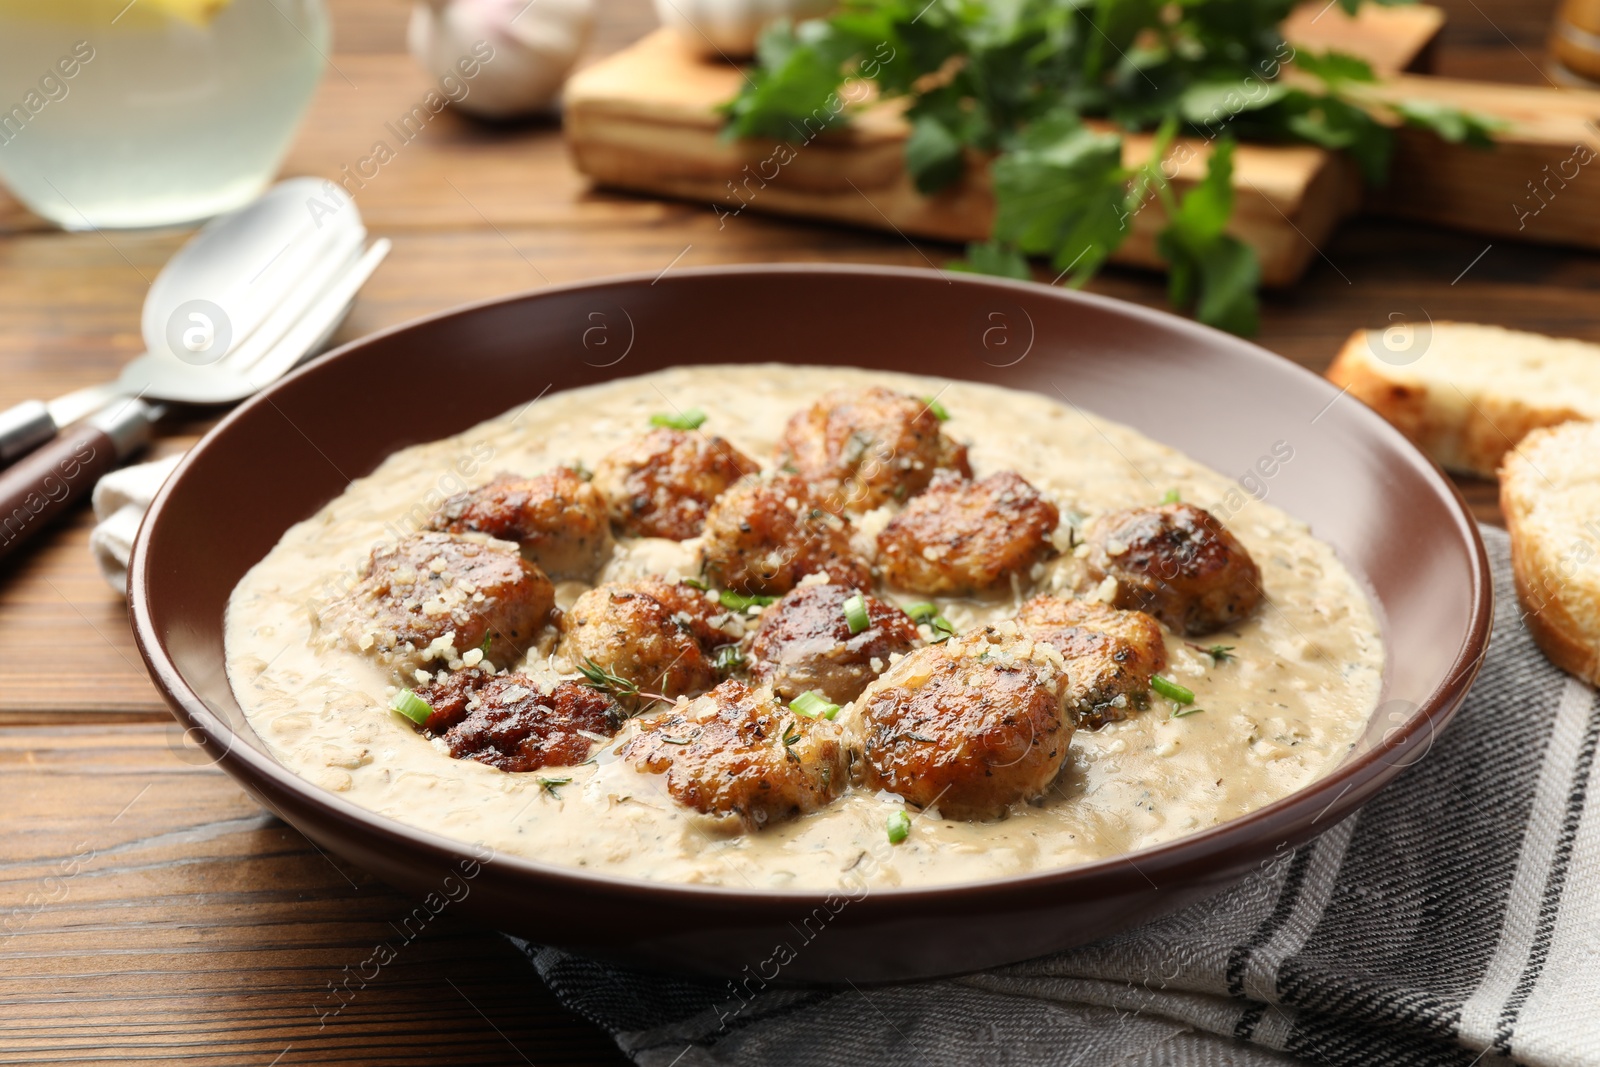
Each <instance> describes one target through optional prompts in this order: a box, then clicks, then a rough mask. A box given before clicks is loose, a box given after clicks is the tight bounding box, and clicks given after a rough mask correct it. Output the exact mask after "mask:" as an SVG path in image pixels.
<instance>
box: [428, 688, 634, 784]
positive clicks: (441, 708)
mask: <svg viewBox="0 0 1600 1067" xmlns="http://www.w3.org/2000/svg"><path fill="white" fill-rule="evenodd" d="M416 693H417V696H419V697H421V698H422V699H423V700H425V701H427V702H428V704H429V705H430V706H432V708H433V716H432V717H431V718H430V719H429V720H428V722H427V723H426V725H425V726H424V730H425V732H427V733H429V734H432V735H440V734H442V735H443V737H444V740H445V744H447V745H448V746H449V747H450V754H451V755H452V756H454V757H455V758H456V759H470V760H476V761H478V762H479V763H487V764H488V765H489V766H491V767H498V768H500V769H501V770H502V771H536V770H538V769H539V768H540V767H571V766H574V765H576V764H579V763H582V762H583V761H584V760H586V759H588V758H589V754H590V752H592V751H593V749H594V747H595V745H596V744H599V743H601V742H603V741H604V740H605V739H606V738H608V737H610V736H612V735H613V734H615V733H616V732H617V728H618V727H619V726H620V725H621V724H622V720H623V717H624V716H623V712H622V709H621V707H619V706H618V705H617V702H616V701H615V700H612V699H611V698H610V697H609V696H607V695H606V694H604V693H602V692H600V691H598V690H596V689H594V688H592V687H590V686H587V685H580V684H578V683H577V682H562V683H560V684H559V685H557V686H555V687H554V688H553V689H550V690H548V691H546V690H543V689H541V688H540V687H539V685H538V683H537V682H535V681H534V680H533V679H531V678H528V677H526V676H524V675H520V674H499V675H493V676H490V675H487V674H485V673H483V672H482V671H475V670H464V671H454V672H452V673H451V674H449V675H447V676H446V677H445V679H444V680H443V681H442V682H438V683H435V684H433V685H426V686H422V687H421V688H419V689H417V691H416Z"/></svg>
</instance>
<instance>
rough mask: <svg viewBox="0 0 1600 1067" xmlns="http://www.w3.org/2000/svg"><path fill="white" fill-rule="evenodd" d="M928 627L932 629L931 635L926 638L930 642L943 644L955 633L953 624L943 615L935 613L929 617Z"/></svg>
mask: <svg viewBox="0 0 1600 1067" xmlns="http://www.w3.org/2000/svg"><path fill="white" fill-rule="evenodd" d="M928 627H929V628H930V629H932V630H933V636H932V637H930V638H928V641H929V643H930V644H935V645H940V644H943V643H944V642H946V641H948V640H950V639H951V638H952V637H954V636H955V635H956V628H955V626H953V625H952V624H951V622H950V620H949V619H947V618H945V617H944V616H943V615H935V616H934V617H933V618H931V619H929V620H928Z"/></svg>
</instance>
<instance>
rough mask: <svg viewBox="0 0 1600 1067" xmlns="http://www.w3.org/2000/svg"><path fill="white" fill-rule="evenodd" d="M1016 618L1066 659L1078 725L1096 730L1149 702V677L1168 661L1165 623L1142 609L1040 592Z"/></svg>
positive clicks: (1070, 698) (1069, 699)
mask: <svg viewBox="0 0 1600 1067" xmlns="http://www.w3.org/2000/svg"><path fill="white" fill-rule="evenodd" d="M1017 622H1019V623H1021V624H1022V626H1023V628H1024V629H1026V630H1027V631H1028V632H1029V633H1030V634H1032V635H1033V636H1034V637H1035V638H1037V639H1038V640H1040V641H1043V642H1045V643H1046V644H1048V645H1050V647H1052V648H1054V649H1055V650H1056V651H1057V652H1059V653H1061V658H1062V659H1064V660H1066V661H1067V673H1068V674H1069V675H1070V676H1071V678H1072V684H1071V685H1070V686H1069V687H1068V689H1067V703H1068V706H1069V707H1071V708H1072V709H1073V710H1074V711H1076V712H1077V714H1078V724H1079V725H1080V726H1086V727H1088V728H1090V729H1098V728H1099V727H1101V726H1104V725H1105V724H1106V723H1108V722H1115V721H1117V720H1118V719H1126V718H1127V717H1128V715H1129V714H1131V713H1132V712H1134V711H1140V710H1143V709H1144V708H1147V707H1149V706H1150V676H1151V675H1152V674H1155V673H1156V672H1157V671H1159V670H1161V669H1162V668H1163V667H1165V666H1166V665H1167V645H1166V640H1165V638H1164V637H1163V636H1162V633H1161V624H1160V623H1158V622H1156V620H1155V619H1152V618H1151V617H1150V616H1148V615H1146V614H1145V613H1144V612H1142V611H1121V610H1119V609H1117V608H1113V607H1110V606H1108V605H1106V604H1101V603H1099V602H1098V601H1093V600H1067V599H1065V598H1062V597H1054V596H1036V597H1034V598H1033V599H1032V600H1030V601H1028V602H1027V603H1026V604H1024V605H1022V609H1021V610H1020V611H1018V612H1017Z"/></svg>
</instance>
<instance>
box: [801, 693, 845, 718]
mask: <svg viewBox="0 0 1600 1067" xmlns="http://www.w3.org/2000/svg"><path fill="white" fill-rule="evenodd" d="M789 710H790V711H792V712H794V713H795V714H796V715H804V716H805V717H806V718H808V719H816V718H823V719H831V718H833V717H834V716H835V715H837V714H839V705H837V704H835V703H833V702H832V701H830V700H829V699H828V698H827V697H825V696H823V695H822V694H821V693H818V692H817V691H816V690H815V689H807V690H806V691H805V692H804V693H801V694H800V695H799V696H797V697H795V698H794V699H793V700H792V701H790V702H789Z"/></svg>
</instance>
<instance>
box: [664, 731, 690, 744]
mask: <svg viewBox="0 0 1600 1067" xmlns="http://www.w3.org/2000/svg"><path fill="white" fill-rule="evenodd" d="M656 736H657V737H659V738H661V740H662V741H664V742H665V743H667V744H669V745H688V744H693V743H694V738H692V737H669V736H667V735H666V734H657V735H656Z"/></svg>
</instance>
